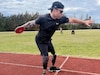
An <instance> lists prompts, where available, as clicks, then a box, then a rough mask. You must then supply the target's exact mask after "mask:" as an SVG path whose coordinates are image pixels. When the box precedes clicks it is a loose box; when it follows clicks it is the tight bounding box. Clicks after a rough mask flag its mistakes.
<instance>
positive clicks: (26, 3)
mask: <svg viewBox="0 0 100 75" xmlns="http://www.w3.org/2000/svg"><path fill="white" fill-rule="evenodd" d="M54 1H61V2H62V3H63V4H64V5H65V9H64V11H65V13H66V14H68V15H69V14H70V15H73V14H77V15H80V14H90V15H91V16H93V17H94V19H95V20H97V19H98V20H97V21H99V19H100V18H99V17H98V15H100V10H99V9H100V7H99V6H100V0H81V1H80V0H48V1H47V0H0V12H1V13H3V14H4V15H6V16H7V15H13V14H18V13H25V12H26V11H27V12H29V13H36V12H39V13H40V14H45V13H48V12H49V10H48V8H50V7H51V5H52V2H54Z"/></svg>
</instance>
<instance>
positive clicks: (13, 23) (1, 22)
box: [0, 12, 100, 31]
mask: <svg viewBox="0 0 100 75" xmlns="http://www.w3.org/2000/svg"><path fill="white" fill-rule="evenodd" d="M39 15H40V14H39V13H38V12H36V13H35V14H29V13H28V12H26V13H24V14H23V13H21V14H17V15H11V16H4V15H3V14H2V13H0V31H14V29H15V28H16V27H17V26H20V25H22V24H24V23H26V22H27V21H30V20H34V19H36V18H37V17H38V16H39ZM89 18H90V17H88V18H86V19H85V20H87V19H89ZM60 27H62V28H63V29H65V30H68V29H88V27H86V26H85V25H79V24H69V23H68V24H62V25H61V26H60ZM91 28H92V29H100V24H96V23H95V24H93V25H92V27H91ZM26 30H38V26H37V27H33V28H30V29H26Z"/></svg>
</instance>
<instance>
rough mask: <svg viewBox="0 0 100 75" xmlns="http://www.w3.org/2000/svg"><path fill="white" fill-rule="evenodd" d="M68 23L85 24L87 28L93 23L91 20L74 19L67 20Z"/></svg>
mask: <svg viewBox="0 0 100 75" xmlns="http://www.w3.org/2000/svg"><path fill="white" fill-rule="evenodd" d="M69 23H78V24H85V25H87V26H90V25H91V24H92V23H93V21H92V20H85V21H84V20H80V19H76V18H69Z"/></svg>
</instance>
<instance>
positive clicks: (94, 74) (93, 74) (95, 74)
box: [61, 69, 100, 75]
mask: <svg viewBox="0 0 100 75" xmlns="http://www.w3.org/2000/svg"><path fill="white" fill-rule="evenodd" d="M61 71H65V72H74V73H82V74H91V75H100V74H97V73H91V72H83V71H75V70H67V69H62V70H61Z"/></svg>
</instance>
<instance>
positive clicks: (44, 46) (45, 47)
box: [36, 39, 55, 56]
mask: <svg viewBox="0 0 100 75" xmlns="http://www.w3.org/2000/svg"><path fill="white" fill-rule="evenodd" d="M36 44H37V46H38V48H39V50H40V52H41V55H42V56H48V52H51V53H52V54H53V55H54V54H55V50H54V47H53V45H52V42H51V40H50V41H46V43H41V42H40V41H39V40H37V39H36Z"/></svg>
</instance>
